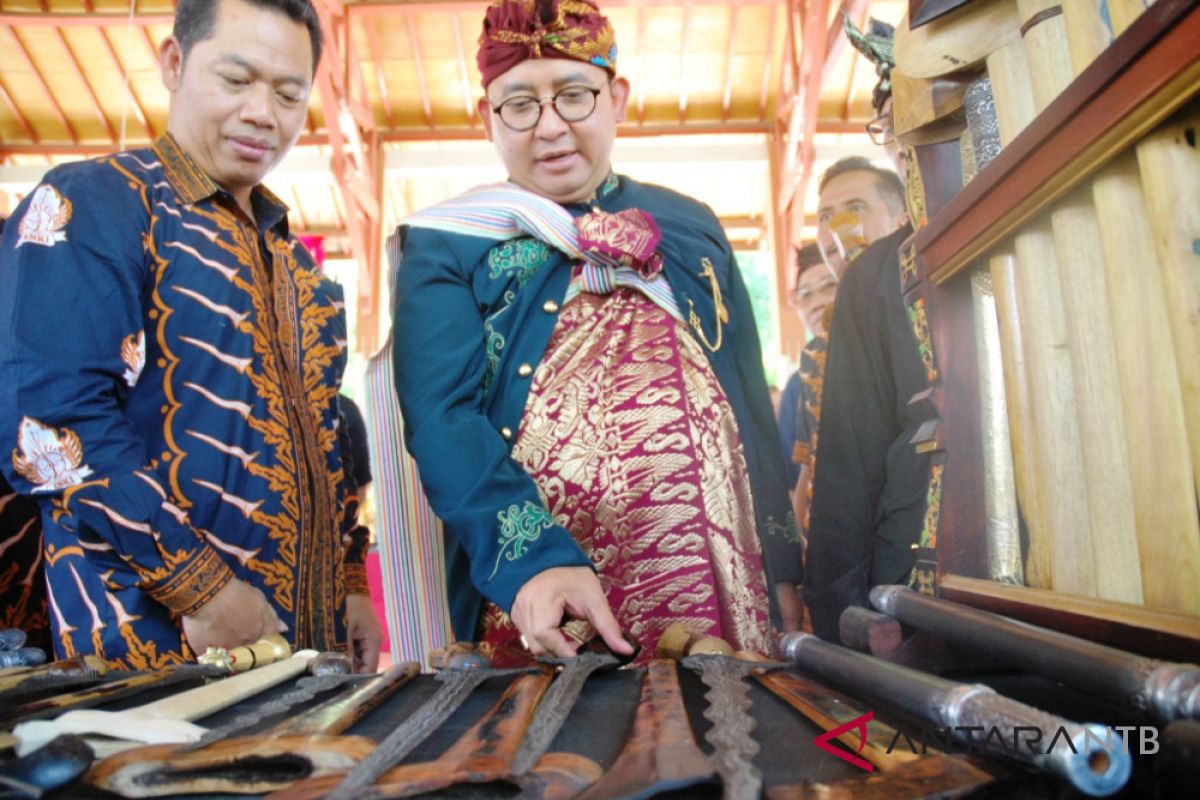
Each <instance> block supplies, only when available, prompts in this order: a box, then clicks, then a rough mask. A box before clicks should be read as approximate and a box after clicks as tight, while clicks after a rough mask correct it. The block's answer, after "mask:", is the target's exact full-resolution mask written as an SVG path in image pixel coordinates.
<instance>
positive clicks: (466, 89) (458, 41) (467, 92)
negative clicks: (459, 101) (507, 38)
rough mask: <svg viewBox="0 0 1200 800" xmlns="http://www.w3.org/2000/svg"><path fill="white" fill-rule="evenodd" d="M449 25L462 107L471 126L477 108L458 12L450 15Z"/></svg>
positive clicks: (477, 117) (474, 120) (476, 118)
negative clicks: (472, 94) (455, 55)
mask: <svg viewBox="0 0 1200 800" xmlns="http://www.w3.org/2000/svg"><path fill="white" fill-rule="evenodd" d="M450 27H451V29H452V30H453V32H454V49H455V51H456V52H457V53H458V79H459V80H460V81H462V86H463V108H464V109H465V110H466V112H467V124H468V125H470V126H471V127H472V128H473V127H475V123H476V122H477V121H478V119H479V109H477V108H476V107H475V99H474V98H473V97H472V96H471V78H470V72H469V71H468V70H467V51H466V48H465V47H464V46H463V35H462V23H460V22H459V21H458V14H457V13H455V14H454V15H452V16H451V17H450Z"/></svg>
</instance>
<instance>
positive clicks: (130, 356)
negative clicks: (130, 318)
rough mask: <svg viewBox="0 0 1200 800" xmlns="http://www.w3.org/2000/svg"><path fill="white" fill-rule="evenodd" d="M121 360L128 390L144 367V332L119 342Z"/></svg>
mask: <svg viewBox="0 0 1200 800" xmlns="http://www.w3.org/2000/svg"><path fill="white" fill-rule="evenodd" d="M121 360H122V361H124V362H125V366H126V367H127V369H126V370H125V383H127V384H129V386H130V388H133V385H134V384H135V383H137V381H138V378H139V377H141V374H142V368H143V367H145V366H146V332H145V331H138V332H137V335H136V336H135V335H134V334H132V333H131V334H129V335H128V336H126V337H125V338H124V339H123V340H122V341H121Z"/></svg>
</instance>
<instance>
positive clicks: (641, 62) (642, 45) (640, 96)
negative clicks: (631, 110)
mask: <svg viewBox="0 0 1200 800" xmlns="http://www.w3.org/2000/svg"><path fill="white" fill-rule="evenodd" d="M637 53H638V75H639V76H640V77H641V80H639V81H638V82H637V121H638V125H645V124H646V82H647V81H648V80H649V79H650V76H649V75H647V74H646V7H645V6H644V5H639V6H638V10H637Z"/></svg>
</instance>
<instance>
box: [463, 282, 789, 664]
mask: <svg viewBox="0 0 1200 800" xmlns="http://www.w3.org/2000/svg"><path fill="white" fill-rule="evenodd" d="M512 457H513V459H514V460H515V461H517V462H518V463H519V464H521V465H522V466H523V467H524V468H525V469H526V470H527V471H528V472H529V474H530V475H532V476H533V478H534V480H535V481H536V483H537V485H538V489H539V492H540V494H541V496H542V500H543V502H544V504H545V506H546V508H547V509H548V510H549V512H550V515H551V516H552V517H553V518H554V520H556V521H557V522H558V523H559V524H561V525H563V526H564V527H566V528H567V529H568V530H570V531H571V533H572V535H573V536H574V537H575V539H576V541H577V542H578V543H579V544H580V545H581V546H582V547H583V549H584V551H585V552H586V553H588V554H589V556H590V557H591V559H592V562H593V564H594V565H595V567H596V570H597V573H598V574H599V576H600V581H601V584H602V585H603V586H604V590H605V592H606V593H607V595H608V600H609V605H610V606H611V607H612V608H613V610H614V612H615V614H616V616H617V620H618V621H619V622H620V623H621V626H622V628H624V629H625V630H627V631H628V632H629V633H631V634H632V635H633V636H634V637H635V638H637V639H638V640H639V641H640V642H642V643H643V644H644V645H645V648H644V649H643V655H642V656H641V657H640V658H641V660H642V661H643V662H646V661H649V659H651V658H652V657H653V655H654V645H655V643H656V642H657V641H658V637H659V636H660V635H661V633H662V631H663V629H664V628H666V626H667V625H669V624H671V623H672V622H676V621H682V622H684V623H686V624H687V625H688V626H689V627H691V628H692V629H694V630H697V631H701V632H703V633H705V634H707V635H712V636H719V637H721V638H723V639H725V640H726V641H728V642H729V643H730V644H731V645H733V646H734V648H735V649H749V650H754V651H756V652H763V653H768V652H771V651H772V645H771V641H770V631H771V625H770V621H769V618H768V606H767V594H766V582H765V580H764V578H763V571H762V557H761V554H760V548H759V542H758V537H757V535H756V532H755V528H754V506H753V498H752V497H751V493H750V481H749V478H748V477H747V471H746V464H745V457H744V454H743V450H742V444H741V439H740V436H739V434H738V429H737V425H736V422H735V420H734V416H733V411H732V409H731V408H730V406H729V404H728V402H727V401H726V399H725V395H724V392H723V391H722V389H721V387H720V384H719V383H718V382H717V380H716V378H715V376H714V375H713V373H712V370H711V368H710V367H709V364H708V360H707V358H706V356H705V355H704V353H703V351H702V350H701V349H700V346H699V345H698V344H697V343H696V342H695V340H694V339H693V338H692V336H691V335H690V333H688V331H687V329H686V328H685V327H684V326H683V324H682V323H680V322H678V321H676V320H675V319H673V318H672V317H671V316H670V315H668V314H667V313H666V312H665V311H664V310H663V309H661V308H659V307H658V306H657V305H655V304H654V303H653V302H651V301H650V300H649V299H648V298H647V297H645V295H643V294H641V293H640V292H637V291H635V290H632V289H627V288H618V289H616V290H615V291H614V293H613V294H611V295H609V296H607V297H604V296H598V295H594V294H590V293H586V292H585V293H583V294H581V295H579V297H578V299H576V300H574V301H572V302H571V303H570V304H569V305H568V306H567V307H566V309H564V311H563V313H562V315H561V316H560V317H559V320H558V324H557V327H556V328H555V332H554V335H553V337H552V338H551V341H550V345H549V348H548V349H547V352H546V357H545V358H544V359H543V361H542V363H541V365H540V366H539V367H538V369H537V372H536V373H535V376H534V381H533V385H532V386H531V388H530V392H529V398H528V401H527V404H526V411H525V415H524V417H523V418H522V421H521V428H520V431H519V434H518V438H517V441H516V445H515V446H514V448H513V452H512ZM497 611H498V609H494V608H492V609H488V610H486V611H485V613H484V617H483V626H484V630H483V636H482V637H481V638H482V639H483V640H484V641H485V643H486V644H487V645H488V646H489V648H490V650H491V651H492V652H493V653H494V654H495V656H496V657H499V658H500V659H501V660H504V659H505V657H507V656H510V655H511V654H513V653H514V652H516V651H518V650H519V648H515V647H514V645H513V643H512V640H513V638H514V637H515V636H516V629H515V628H514V627H513V626H512V624H511V622H509V621H508V620H507V618H506V617H504V616H503V615H502V614H498V613H496V612H497ZM580 635H586V633H581V634H580Z"/></svg>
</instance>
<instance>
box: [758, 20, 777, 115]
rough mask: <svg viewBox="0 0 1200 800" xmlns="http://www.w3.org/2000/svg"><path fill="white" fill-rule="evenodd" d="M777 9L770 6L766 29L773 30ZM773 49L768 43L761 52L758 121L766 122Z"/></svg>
mask: <svg viewBox="0 0 1200 800" xmlns="http://www.w3.org/2000/svg"><path fill="white" fill-rule="evenodd" d="M778 11H779V6H777V5H772V6H771V20H770V22H768V23H767V30H768V31H773V30H775V20H776V18H777V17H778ZM774 49H775V48H774V47H772V46H770V45H768V46H767V48H766V52H764V53H763V73H762V85H761V86H760V87H759V90H758V121H759V122H766V119H767V101H768V100H769V99H770V97H771V66H772V62H773V59H772V58H771V51H772V50H774Z"/></svg>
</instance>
